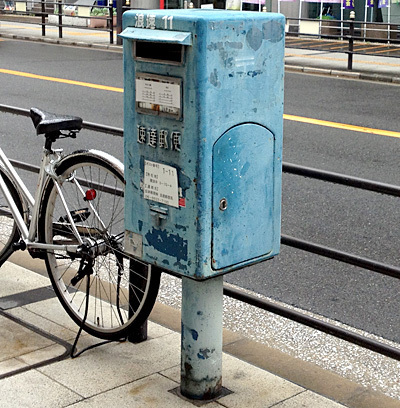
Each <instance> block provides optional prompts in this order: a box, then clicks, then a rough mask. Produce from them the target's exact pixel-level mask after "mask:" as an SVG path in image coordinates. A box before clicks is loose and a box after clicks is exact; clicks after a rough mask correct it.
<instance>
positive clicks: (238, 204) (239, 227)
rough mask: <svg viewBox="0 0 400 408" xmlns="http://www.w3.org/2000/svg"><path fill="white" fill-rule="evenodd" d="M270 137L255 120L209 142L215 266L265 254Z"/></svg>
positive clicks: (269, 242) (269, 238)
mask: <svg viewBox="0 0 400 408" xmlns="http://www.w3.org/2000/svg"><path fill="white" fill-rule="evenodd" d="M273 158H274V136H273V134H272V133H271V132H270V131H268V130H267V129H266V128H265V127H263V126H260V125H257V124H242V125H238V126H235V127H233V128H231V129H230V130H228V131H227V132H226V133H224V134H223V135H222V136H221V137H220V138H219V139H218V140H217V141H216V142H215V144H214V147H213V216H212V219H213V229H212V257H213V261H212V263H213V269H214V270H219V269H223V268H226V267H229V266H232V265H235V264H238V263H242V262H246V261H248V260H251V259H254V258H258V257H260V256H264V255H267V254H268V253H269V252H271V251H272V246H273V240H274V236H273V235H274V230H273V220H274V218H273V216H274V211H273V210H274V208H273V207H274V199H273V197H274V191H273V189H274V163H273Z"/></svg>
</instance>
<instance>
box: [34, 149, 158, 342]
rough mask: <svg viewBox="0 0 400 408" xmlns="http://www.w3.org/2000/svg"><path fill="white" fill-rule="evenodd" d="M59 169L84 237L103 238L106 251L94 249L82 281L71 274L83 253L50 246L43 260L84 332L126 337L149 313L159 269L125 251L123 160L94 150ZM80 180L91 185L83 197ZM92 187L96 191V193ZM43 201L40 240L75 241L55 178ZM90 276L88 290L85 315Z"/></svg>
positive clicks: (65, 161) (72, 157)
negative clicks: (90, 273)
mask: <svg viewBox="0 0 400 408" xmlns="http://www.w3.org/2000/svg"><path fill="white" fill-rule="evenodd" d="M56 173H57V175H58V176H59V177H58V180H59V186H60V188H61V190H62V192H63V195H64V198H65V201H66V203H67V206H68V209H69V210H70V212H71V215H72V216H73V217H74V218H75V220H74V221H75V225H76V227H77V228H78V230H79V234H80V236H81V239H82V240H83V241H85V242H87V241H89V240H92V241H91V242H94V241H96V242H99V240H100V241H102V242H104V244H106V247H107V251H106V252H105V251H99V252H101V253H100V254H97V255H96V258H95V260H94V265H93V274H92V275H91V276H90V278H88V276H84V277H82V278H81V279H79V278H77V279H78V282H76V281H75V282H71V280H72V279H73V278H74V277H76V272H77V270H78V269H79V264H80V262H81V259H79V257H76V256H74V254H71V253H68V252H61V251H47V253H46V255H45V262H46V267H47V271H48V274H49V277H50V279H51V282H52V285H53V287H54V290H55V292H56V294H57V296H58V298H59V300H60V301H61V304H62V306H63V307H64V309H65V310H66V311H67V313H68V314H69V315H70V317H71V318H72V319H73V320H74V321H75V323H77V324H78V325H79V326H82V328H83V330H85V331H86V332H88V333H90V334H91V335H94V336H96V337H99V338H102V339H107V340H119V339H121V338H123V337H127V336H128V335H129V334H130V333H132V331H133V330H135V329H136V328H137V327H139V326H140V325H141V324H143V322H144V321H145V320H146V319H147V317H148V315H149V314H150V312H151V310H152V308H153V306H154V303H155V300H156V297H157V293H158V289H159V285H160V273H158V272H153V271H151V269H150V268H148V267H147V265H145V264H142V263H140V262H139V261H137V260H135V259H133V258H132V257H130V256H129V255H128V254H126V253H125V252H124V249H123V235H124V231H125V227H124V197H123V191H124V185H125V184H124V176H123V166H122V164H121V163H120V162H119V161H116V160H115V159H114V158H112V156H109V155H108V154H106V153H103V152H97V151H93V150H90V151H84V152H78V153H75V154H72V155H70V156H67V157H66V158H65V159H63V160H62V161H61V162H60V164H59V166H58V167H57V169H56ZM76 180H79V183H80V185H81V186H84V188H85V189H86V192H87V191H89V193H87V194H89V195H90V197H89V198H86V197H85V199H84V196H83V193H82V191H79V187H78V186H77V184H76V183H75V181H76ZM104 187H105V188H104ZM93 190H94V191H95V193H96V197H95V198H93V199H92V195H93ZM41 202H42V206H43V208H42V209H41V214H40V222H39V225H40V226H41V233H40V239H41V240H42V242H45V243H49V244H50V243H61V242H63V243H69V244H76V243H77V240H76V238H75V237H74V236H73V233H72V229H71V224H70V223H69V221H68V219H67V217H66V214H65V213H66V211H65V209H64V208H63V207H62V204H61V199H60V196H59V194H58V192H57V188H56V185H55V184H54V182H53V180H49V182H48V184H47V186H46V187H45V190H44V193H43V197H42V200H41ZM96 212H97V214H98V215H99V217H100V218H101V220H102V222H103V226H102V225H101V223H100V222H99V219H98V218H97V217H96ZM104 226H105V227H106V228H104ZM117 241H118V242H117ZM88 279H90V280H89V285H90V295H89V304H88V313H87V318H86V320H85V309H86V307H85V301H86V292H85V291H86V287H87V286H86V285H87V284H88Z"/></svg>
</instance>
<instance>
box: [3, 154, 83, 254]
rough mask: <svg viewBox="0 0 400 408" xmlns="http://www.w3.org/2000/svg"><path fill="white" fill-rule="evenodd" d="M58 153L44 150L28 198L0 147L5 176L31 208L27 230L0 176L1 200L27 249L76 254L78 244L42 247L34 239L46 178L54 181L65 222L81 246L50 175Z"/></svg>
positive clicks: (64, 203)
mask: <svg viewBox="0 0 400 408" xmlns="http://www.w3.org/2000/svg"><path fill="white" fill-rule="evenodd" d="M61 152H62V150H51V151H49V150H47V149H44V151H43V156H42V161H41V165H40V171H39V176H38V186H37V189H36V194H35V198H33V197H32V195H31V194H30V192H29V190H28V189H27V187H26V185H25V184H24V182H23V181H22V179H21V178H20V177H19V175H18V173H17V172H16V171H15V169H14V167H13V165H12V164H11V163H10V161H9V160H8V158H7V156H6V155H5V153H4V151H3V150H2V149H1V148H0V163H1V164H2V165H3V166H4V167H5V169H6V170H7V173H8V176H9V177H10V179H11V180H12V181H13V183H14V184H15V186H16V187H17V189H18V190H19V192H20V193H21V194H22V195H23V198H24V199H25V200H26V202H27V204H28V206H29V208H31V209H32V217H31V222H30V224H29V229H28V227H27V225H26V223H25V221H24V219H23V217H22V215H21V214H20V212H19V210H18V207H17V205H16V203H15V201H14V199H13V198H12V196H11V194H10V191H9V189H8V187H7V185H6V183H5V182H4V180H3V177H2V176H1V175H0V189H1V191H2V192H3V194H4V197H5V199H6V201H7V204H8V205H9V207H10V210H11V213H12V216H13V218H14V220H15V222H16V224H17V226H18V229H19V231H20V233H21V238H22V240H23V241H24V242H25V244H26V246H27V248H28V249H29V248H37V249H45V250H60V249H62V250H64V251H68V252H73V253H76V252H77V249H78V247H79V245H52V244H45V243H39V242H35V238H36V236H37V225H38V219H39V211H40V202H41V200H40V198H41V197H42V194H43V190H44V187H45V186H46V183H47V180H48V178H52V179H53V180H54V182H55V185H56V187H57V190H58V193H59V194H60V197H61V201H62V203H63V206H64V208H65V210H66V214H67V217H68V219H69V222H70V224H71V226H72V229H73V232H74V235H75V237H76V238H77V239H78V242H79V244H80V245H81V244H82V239H81V237H80V235H79V233H78V231H77V229H76V226H75V222H74V221H73V219H72V216H71V214H70V211H69V209H68V207H67V204H66V202H65V200H64V196H63V194H62V191H61V188H60V186H59V184H58V182H57V176H56V175H55V172H54V167H55V165H56V164H57V163H58V162H59V161H60V160H61V159H62V157H61Z"/></svg>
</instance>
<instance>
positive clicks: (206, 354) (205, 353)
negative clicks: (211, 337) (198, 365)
mask: <svg viewBox="0 0 400 408" xmlns="http://www.w3.org/2000/svg"><path fill="white" fill-rule="evenodd" d="M214 351H215V350H210V349H208V348H205V349H200V351H199V352H198V353H197V357H198V358H199V359H201V360H207V359H208V358H210V357H211V356H210V354H211V353H213V352H214Z"/></svg>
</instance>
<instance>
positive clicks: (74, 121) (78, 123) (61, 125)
mask: <svg viewBox="0 0 400 408" xmlns="http://www.w3.org/2000/svg"><path fill="white" fill-rule="evenodd" d="M30 114H31V119H32V122H33V124H34V126H35V128H36V134H38V135H41V134H43V133H45V134H46V133H55V132H60V131H61V130H75V131H79V130H81V129H82V119H81V118H79V117H78V116H68V115H57V114H55V113H50V112H45V111H42V110H40V109H38V108H31V110H30Z"/></svg>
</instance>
